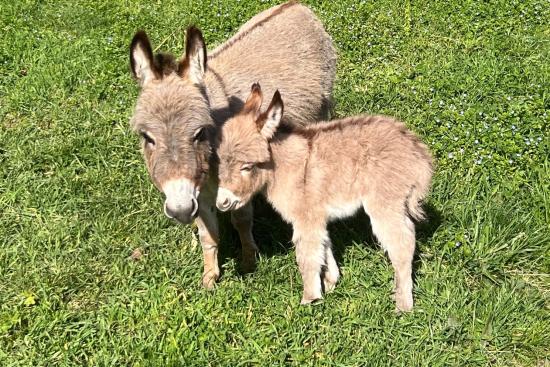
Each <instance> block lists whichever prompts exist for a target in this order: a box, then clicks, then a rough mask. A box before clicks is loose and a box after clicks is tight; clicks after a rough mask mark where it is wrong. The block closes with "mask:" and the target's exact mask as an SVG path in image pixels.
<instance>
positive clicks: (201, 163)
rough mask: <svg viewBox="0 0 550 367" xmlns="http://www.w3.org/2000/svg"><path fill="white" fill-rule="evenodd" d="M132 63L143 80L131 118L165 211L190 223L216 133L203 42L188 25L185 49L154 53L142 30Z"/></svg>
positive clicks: (133, 46)
mask: <svg viewBox="0 0 550 367" xmlns="http://www.w3.org/2000/svg"><path fill="white" fill-rule="evenodd" d="M130 65H131V68H132V73H133V75H134V77H135V79H136V80H137V81H138V83H139V84H140V86H141V91H140V95H139V97H138V100H137V104H136V108H135V112H134V116H133V117H132V120H131V124H132V127H133V129H134V131H136V132H137V133H139V134H140V135H141V137H142V144H143V156H144V158H145V163H146V166H147V170H148V171H149V175H150V176H151V179H152V181H153V183H154V184H155V186H156V187H157V188H158V189H159V190H160V191H162V192H163V193H164V195H165V196H166V201H165V203H164V213H165V214H166V215H167V216H168V217H170V218H175V219H177V220H178V221H180V222H182V223H189V222H191V221H192V220H193V218H194V217H195V216H196V215H197V212H198V196H199V192H200V188H201V186H202V185H203V184H204V182H205V180H206V177H207V174H208V170H209V163H210V162H209V161H210V159H211V155H212V146H213V143H214V139H215V132H216V130H215V125H214V122H213V120H212V118H211V115H210V109H209V103H208V98H207V95H206V92H205V87H204V82H203V78H204V74H205V71H206V46H205V44H204V39H203V37H202V34H201V32H200V31H199V30H198V29H197V28H195V27H190V28H189V29H188V30H187V37H186V50H185V55H184V56H183V57H182V59H181V60H180V61H178V62H176V60H175V59H174V57H172V56H171V55H166V54H157V55H153V51H152V48H151V44H150V43H149V39H148V38H147V35H146V34H145V32H143V31H140V32H138V33H136V35H135V36H134V39H133V40H132V44H131V45H130Z"/></svg>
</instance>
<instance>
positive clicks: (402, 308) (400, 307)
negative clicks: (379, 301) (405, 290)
mask: <svg viewBox="0 0 550 367" xmlns="http://www.w3.org/2000/svg"><path fill="white" fill-rule="evenodd" d="M413 305H414V303H413V299H412V295H411V296H403V295H401V296H399V295H397V294H396V295H395V312H397V313H401V312H411V311H412V309H413Z"/></svg>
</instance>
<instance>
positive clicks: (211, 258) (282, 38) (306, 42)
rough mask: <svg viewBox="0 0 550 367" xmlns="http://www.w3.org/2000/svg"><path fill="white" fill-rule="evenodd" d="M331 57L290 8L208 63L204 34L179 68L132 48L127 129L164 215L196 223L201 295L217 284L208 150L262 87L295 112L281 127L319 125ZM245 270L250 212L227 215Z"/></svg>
mask: <svg viewBox="0 0 550 367" xmlns="http://www.w3.org/2000/svg"><path fill="white" fill-rule="evenodd" d="M335 62H336V54H335V50H334V47H333V45H332V41H331V39H330V37H329V36H328V34H327V33H326V32H325V30H324V29H323V26H322V25H321V23H320V22H319V20H318V19H317V18H316V17H315V15H314V14H313V13H312V12H311V11H310V10H309V9H308V8H306V7H305V6H303V5H300V4H296V3H294V2H290V3H286V4H282V5H279V6H275V7H273V8H271V9H268V10H266V11H264V12H262V13H260V14H258V15H256V16H255V17H254V18H252V19H251V20H250V21H249V22H247V23H246V24H245V25H244V26H243V27H242V28H241V30H240V31H239V32H238V33H237V34H236V35H235V36H234V37H232V38H231V39H230V40H228V41H227V42H225V43H224V44H222V45H220V46H219V47H217V48H216V49H215V50H213V51H212V52H210V53H209V55H207V51H206V46H205V43H204V39H203V37H202V34H201V32H200V31H199V30H198V29H197V28H194V27H191V28H189V29H188V30H187V37H186V45H185V54H184V56H183V57H182V58H181V60H179V61H176V60H175V59H174V57H173V56H171V55H167V54H157V55H153V52H152V47H151V44H150V43H149V40H148V38H147V36H146V34H145V33H144V32H138V33H137V34H136V35H135V36H134V39H133V40H132V44H131V46H130V63H131V67H132V72H133V75H134V77H135V78H136V79H137V80H138V82H139V84H140V85H141V93H140V95H139V98H138V101H137V104H136V109H135V113H134V116H133V118H132V121H131V123H132V126H133V128H134V130H135V131H136V132H138V133H139V134H141V136H142V137H143V155H144V158H145V163H146V165H147V169H148V171H149V174H150V176H151V179H152V181H153V182H154V184H155V185H156V187H157V188H158V189H159V190H160V191H162V192H163V193H164V195H165V196H166V201H165V203H164V212H165V214H166V215H167V216H169V217H171V218H175V219H176V220H178V221H179V222H181V223H190V222H191V221H192V220H193V219H195V218H196V223H197V225H198V228H199V236H200V240H201V244H202V249H203V256H204V273H203V278H202V279H203V285H204V286H205V287H208V288H210V287H212V286H213V285H214V283H215V281H216V280H217V279H218V277H219V274H220V270H219V267H218V260H217V256H218V222H217V219H216V213H215V199H216V191H217V166H216V162H215V159H214V154H213V150H214V149H215V146H214V145H213V144H214V142H215V139H216V134H217V132H218V129H219V127H220V126H221V124H223V123H224V122H225V120H227V119H228V118H229V117H231V116H233V115H234V114H235V113H236V112H238V111H239V110H240V109H241V108H242V105H243V101H244V99H245V98H246V96H247V94H248V87H246V88H244V89H242V86H244V85H246V86H248V85H250V84H252V83H253V82H255V81H261V82H262V83H263V85H265V86H267V89H268V90H271V91H272V92H273V91H275V86H277V87H278V88H280V89H281V90H282V91H284V93H285V94H286V95H288V96H289V97H290V96H292V102H290V101H289V103H288V105H287V107H288V108H287V110H288V117H291V118H292V119H293V122H294V123H296V124H305V123H307V122H308V121H313V120H315V119H318V118H323V117H326V116H327V114H328V111H329V107H330V96H331V93H332V84H333V81H334V73H335ZM231 219H232V223H233V225H234V226H235V228H236V229H237V231H238V232H239V236H240V239H241V243H242V250H243V256H242V258H243V262H242V264H241V265H242V267H243V268H244V270H245V271H248V270H251V268H253V267H254V263H255V253H256V251H257V247H256V244H255V243H254V239H253V237H252V231H251V228H252V209H251V206H250V205H247V206H244V207H242V208H240V209H239V210H237V211H235V212H233V213H232V216H231Z"/></svg>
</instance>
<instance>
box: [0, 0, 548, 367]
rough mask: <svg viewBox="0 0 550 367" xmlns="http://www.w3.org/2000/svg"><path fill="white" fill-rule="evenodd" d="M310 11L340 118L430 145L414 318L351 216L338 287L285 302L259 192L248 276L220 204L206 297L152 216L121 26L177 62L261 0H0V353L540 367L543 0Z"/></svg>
mask: <svg viewBox="0 0 550 367" xmlns="http://www.w3.org/2000/svg"><path fill="white" fill-rule="evenodd" d="M306 2H308V3H311V6H312V7H313V8H314V10H315V12H316V13H317V14H318V15H319V17H320V18H321V19H322V20H323V22H324V24H325V25H326V28H327V30H328V32H329V33H330V34H331V35H332V37H333V39H334V41H335V44H336V45H337V48H338V50H339V65H338V79H337V84H336V87H335V100H336V102H337V105H336V110H335V113H336V115H337V116H346V115H351V114H356V113H364V112H372V113H384V114H390V115H395V116H397V117H399V118H401V119H402V120H404V121H406V122H407V124H408V126H410V127H411V129H413V130H414V131H416V132H417V133H418V134H419V135H421V136H422V137H423V139H424V140H425V141H426V142H427V143H428V144H429V146H430V148H431V149H432V151H433V153H434V155H435V156H436V158H437V171H436V175H435V178H434V186H433V191H432V194H431V196H430V198H429V200H428V208H429V212H430V220H429V221H428V222H427V223H424V224H422V225H421V226H420V228H419V235H418V256H417V259H416V262H415V268H416V280H415V282H416V285H415V298H416V308H415V310H414V312H413V313H411V314H405V315H399V316H398V315H396V314H395V313H394V305H393V301H392V300H391V298H390V292H391V288H392V284H391V281H392V269H391V266H390V264H389V262H388V260H387V259H386V258H385V256H384V254H383V253H382V251H381V250H380V249H379V248H378V247H377V246H376V245H375V242H374V241H373V239H372V235H370V234H369V231H368V225H367V224H366V223H367V220H366V218H365V217H364V216H359V217H358V218H356V219H354V220H350V221H346V222H343V223H338V224H335V225H333V226H331V231H332V237H333V240H334V243H335V246H336V252H337V254H338V261H339V264H340V266H341V268H342V272H343V277H342V280H341V282H340V283H339V284H338V286H337V288H336V290H335V291H334V293H332V294H330V295H328V296H327V297H326V298H325V300H324V301H323V302H322V303H321V304H318V305H315V306H313V307H301V306H299V299H300V292H301V281H300V277H299V273H298V270H297V266H296V265H295V260H294V251H293V249H292V247H291V246H290V245H289V240H290V235H289V230H288V227H286V226H284V225H283V224H281V221H280V219H279V218H278V217H277V216H276V215H274V214H273V213H271V212H270V211H269V210H267V208H266V206H265V205H263V206H262V205H260V209H259V210H258V213H257V218H256V228H255V232H256V236H257V238H258V240H259V242H260V246H261V248H262V253H263V255H262V258H261V260H260V262H259V267H258V270H257V271H256V272H255V273H253V274H250V275H247V276H244V277H242V276H240V275H239V274H238V272H237V268H238V260H236V254H238V247H237V237H236V235H235V233H233V231H232V230H231V228H230V226H229V225H228V222H229V221H228V219H227V217H225V216H224V217H222V223H223V224H224V225H223V238H222V240H223V246H224V251H223V253H222V256H221V261H222V263H223V277H222V279H221V282H220V283H219V285H218V286H217V288H216V290H215V291H213V292H207V291H205V290H203V289H201V287H200V285H199V284H200V274H201V263H202V259H201V252H200V248H199V247H198V246H196V240H194V234H193V229H192V228H191V227H183V226H179V225H177V224H175V223H173V222H171V221H169V220H167V219H165V218H164V216H163V214H162V197H161V195H160V194H159V193H158V192H157V191H156V190H155V189H154V188H153V186H152V184H151V183H150V181H149V178H148V176H147V174H146V171H145V167H144V165H143V163H142V159H141V156H140V153H139V149H138V139H137V137H135V136H134V135H132V134H131V133H130V129H129V123H128V120H129V117H130V115H131V113H132V109H133V104H134V102H135V99H136V96H137V93H138V88H137V86H136V85H135V83H134V82H133V81H132V80H131V77H130V74H129V68H128V49H127V47H128V44H129V42H130V39H131V37H132V36H133V33H134V32H135V30H137V29H139V28H145V29H146V30H147V31H149V33H150V37H151V39H152V40H153V42H154V44H155V45H159V44H160V43H161V42H162V47H161V48H162V49H163V50H169V51H172V52H177V53H180V52H182V49H183V45H182V39H183V32H182V30H183V29H184V28H185V26H187V25H189V24H192V23H193V24H197V25H198V26H200V27H201V28H202V29H203V31H204V34H205V38H206V40H207V42H208V44H209V45H211V46H213V45H215V44H218V43H220V42H222V41H223V40H224V39H226V38H227V37H229V36H230V35H231V34H232V33H233V32H235V30H236V29H237V28H238V27H239V25H241V24H243V23H244V22H245V21H246V20H247V19H248V18H250V17H251V16H252V15H254V14H255V13H257V12H259V11H261V10H263V9H266V8H268V7H269V6H271V5H273V2H269V1H261V2H260V1H258V2H254V3H252V2H248V1H240V2H231V3H232V4H231V5H230V2H224V1H212V2H205V3H204V4H200V3H199V2H191V1H182V2H180V3H178V2H176V1H162V2H160V1H158V2H154V1H132V2H130V1H122V0H119V1H94V2H92V1H90V0H82V1H78V2H70V1H25V0H19V1H7V0H3V1H2V2H0V33H1V35H2V36H1V37H0V78H1V79H0V118H1V124H0V365H1V366H54V365H55V366H57V365H60V366H65V365H78V366H81V365H90V366H107V365H110V366H130V365H131V366H156V365H158V366H191V365H198V366H204V365H213V366H218V365H225V366H237V365H260V366H269V365H287V364H288V365H334V366H360V365H363V366H364V365H368V366H378V365H380V366H387V365H392V366H449V365H453V366H470V365H471V366H487V365H490V366H548V364H549V363H550V356H549V352H548V351H549V350H550V337H549V335H550V334H549V330H550V312H549V311H550V310H549V301H550V293H549V291H550V278H549V274H550V243H549V238H550V224H549V223H550V188H549V185H550V184H549V182H550V181H549V177H550V163H549V159H548V157H549V156H550V154H549V153H550V149H549V148H550V147H549V136H550V131H549V126H550V124H549V122H550V116H549V114H550V102H549V100H550V96H549V91H550V62H549V60H550V41H549V40H550V28H549V27H548V24H550V3H549V2H548V1H547V0H528V1H519V0H511V1H504V0H502V1H497V0H492V1H484V2H481V1H458V0H453V1H439V0H438V1H420V2H412V1H405V2H396V1H390V0H382V1H360V2H359V1H351V0H344V1H330V2H329V1H326V2H314V1H306ZM136 248H140V249H141V250H142V252H143V253H144V256H143V257H142V259H141V260H139V261H134V260H131V259H130V254H131V253H132V251H133V250H134V249H136Z"/></svg>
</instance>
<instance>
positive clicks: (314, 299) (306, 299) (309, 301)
mask: <svg viewBox="0 0 550 367" xmlns="http://www.w3.org/2000/svg"><path fill="white" fill-rule="evenodd" d="M322 299H323V297H322V296H319V297H306V296H304V297H302V300H301V301H300V304H301V305H310V304H312V303H318V301H321V300H322Z"/></svg>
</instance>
